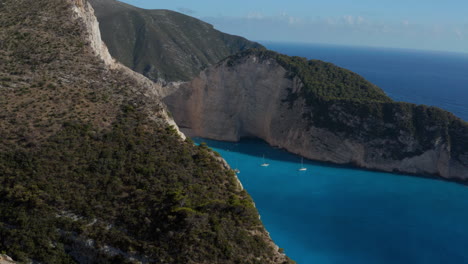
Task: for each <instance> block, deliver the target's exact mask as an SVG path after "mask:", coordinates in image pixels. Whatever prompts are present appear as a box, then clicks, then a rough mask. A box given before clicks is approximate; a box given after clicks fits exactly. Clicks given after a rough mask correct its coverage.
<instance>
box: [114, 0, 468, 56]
mask: <svg viewBox="0 0 468 264" xmlns="http://www.w3.org/2000/svg"><path fill="white" fill-rule="evenodd" d="M123 2H126V3H129V4H132V5H135V6H138V7H141V8H147V9H170V10H174V11H178V12H181V13H185V14H188V15H191V16H194V17H196V18H199V19H201V20H203V21H206V22H208V23H211V24H213V25H214V26H215V28H217V29H219V30H221V31H224V32H227V33H230V34H236V35H241V36H244V37H246V38H248V39H251V40H258V41H264V40H266V41H287V42H309V43H329V44H340V45H359V46H377V47H392V48H411V49H424V50H441V51H456V52H465V53H468V0H438V1H434V0H425V1H424V0H326V1H324V0H320V1H315V0H309V1H308V0H289V1H275V0H269V1H268V0H250V1H248V0H236V1H220V0H217V1H215V0H198V1H194V0H158V1H155V0H123Z"/></svg>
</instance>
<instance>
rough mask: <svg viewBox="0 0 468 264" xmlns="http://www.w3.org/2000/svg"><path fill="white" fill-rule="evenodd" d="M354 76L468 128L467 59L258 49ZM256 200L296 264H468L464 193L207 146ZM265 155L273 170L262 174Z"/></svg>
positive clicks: (244, 145)
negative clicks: (311, 60)
mask: <svg viewBox="0 0 468 264" xmlns="http://www.w3.org/2000/svg"><path fill="white" fill-rule="evenodd" d="M263 44H265V45H266V46H267V47H268V48H270V49H273V50H276V51H279V52H282V53H285V54H288V55H297V56H303V57H308V58H315V59H321V60H324V61H328V62H332V63H335V64H336V65H338V66H341V67H345V68H348V69H351V70H353V71H355V72H357V73H359V74H361V75H363V76H364V77H365V78H367V79H368V80H370V81H371V82H373V83H375V84H377V85H378V86H380V87H381V88H382V89H384V90H385V92H387V94H388V95H390V96H391V97H392V98H394V99H396V100H400V101H409V102H413V103H418V104H427V105H434V106H439V107H442V108H444V109H446V110H449V111H451V112H453V113H455V114H456V115H458V116H459V117H461V118H463V119H465V120H468V55H463V54H454V53H436V52H416V51H406V50H391V49H375V48H354V47H340V46H324V45H303V44H281V43H263ZM195 141H196V142H198V143H199V142H202V141H203V142H207V143H208V145H209V146H211V147H212V148H214V149H215V150H216V151H218V152H219V153H220V154H221V155H222V156H223V157H224V158H225V159H226V160H227V161H228V162H229V163H230V164H231V166H232V167H237V168H239V169H240V171H241V172H240V174H239V175H238V176H239V179H240V180H241V182H242V184H243V186H244V187H245V189H246V190H247V191H248V192H249V193H250V195H252V197H253V199H254V201H255V203H256V206H257V208H258V210H259V212H260V215H261V218H262V221H263V223H264V224H265V226H266V228H267V230H268V231H269V232H270V235H271V237H272V238H273V240H274V241H275V242H276V243H277V244H278V245H279V246H280V247H282V248H284V250H285V252H286V253H287V254H288V256H290V257H291V258H292V259H294V260H296V261H297V262H298V263H300V264H309V263H310V264H442V263H443V264H459V263H468V187H467V186H463V185H459V184H455V183H450V182H444V181H440V180H434V179H426V178H417V177H411V176H404V175H395V174H389V173H379V172H372V171H364V170H357V169H350V168H346V167H339V166H331V165H328V164H323V163H317V162H312V161H304V165H305V167H307V169H308V170H307V171H305V172H299V171H298V168H299V167H300V166H301V164H300V163H301V159H300V157H298V156H296V155H293V154H290V153H287V152H285V151H283V150H280V149H275V148H272V147H270V146H268V145H267V144H266V143H264V142H262V141H259V140H253V139H244V140H242V141H241V142H239V143H226V142H218V141H211V140H206V139H195ZM263 155H265V157H266V159H267V162H268V163H270V166H269V167H261V166H260V164H261V163H262V162H263V161H262V156H263Z"/></svg>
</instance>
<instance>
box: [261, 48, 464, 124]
mask: <svg viewBox="0 0 468 264" xmlns="http://www.w3.org/2000/svg"><path fill="white" fill-rule="evenodd" d="M262 44H263V45H265V46H266V47H267V48H269V49H271V50H274V51H278V52H280V53H283V54H287V55H290V56H301V57H306V58H309V59H319V60H323V61H327V62H331V63H333V64H335V65H337V66H340V67H343V68H346V69H349V70H352V71H354V72H356V73H358V74H360V75H362V76H364V78H366V79H367V80H369V81H370V82H372V83H374V84H376V85H377V86H379V87H380V88H382V89H383V90H384V91H385V92H386V93H387V95H389V96H390V97H391V98H393V99H394V100H397V101H404V102H411V103H416V104H425V105H432V106H438V107H441V108H443V109H445V110H448V111H450V112H452V113H454V114H455V115H456V116H458V117H460V118H462V119H464V120H465V121H468V53H447V52H431V51H414V50H404V49H385V48H370V47H347V46H336V45H321V44H291V43H274V42H264V43H263V42H262Z"/></svg>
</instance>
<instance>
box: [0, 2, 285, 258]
mask: <svg viewBox="0 0 468 264" xmlns="http://www.w3.org/2000/svg"><path fill="white" fill-rule="evenodd" d="M0 61H1V63H0V93H1V95H2V96H0V108H1V109H2V111H1V113H0V135H1V137H0V197H1V199H0V251H1V252H6V253H7V254H8V255H9V256H11V257H13V258H14V259H15V260H17V261H21V262H29V261H30V260H34V261H37V262H39V263H135V262H141V263H283V262H287V261H288V259H287V257H286V256H284V255H283V254H280V253H279V252H278V249H277V248H276V247H275V245H274V244H273V243H272V241H271V239H270V238H269V236H268V234H267V232H266V231H265V229H264V228H263V226H262V224H261V222H260V220H259V215H258V213H257V211H256V209H255V207H254V205H253V202H252V200H251V198H250V197H249V195H248V194H247V193H246V192H245V191H244V190H242V188H241V186H240V185H239V183H238V181H237V179H236V177H235V174H234V173H233V171H232V170H230V169H229V168H228V167H227V165H225V163H223V161H222V160H221V159H220V158H219V157H216V155H215V154H214V153H213V152H212V151H210V150H209V149H207V148H206V147H205V146H200V147H196V146H194V145H193V143H191V142H190V141H184V140H183V139H182V138H181V136H180V135H179V134H178V130H177V128H176V127H174V126H172V125H173V121H172V120H171V119H170V118H169V117H168V115H167V112H166V110H165V106H164V105H163V104H162V103H161V102H160V100H159V94H158V86H156V85H154V84H153V83H152V82H151V81H149V80H147V79H146V78H144V77H142V76H141V75H138V74H136V73H134V72H132V71H130V70H129V69H127V68H125V67H123V66H121V65H119V64H116V63H115V62H114V61H113V60H112V58H110V56H109V54H108V52H107V50H106V48H105V46H103V44H102V43H101V39H100V36H99V28H98V24H97V20H96V18H95V17H94V14H93V10H92V8H91V6H90V5H89V3H88V2H87V1H86V0H73V1H69V0H37V1H28V0H2V1H0ZM34 263H36V262H34Z"/></svg>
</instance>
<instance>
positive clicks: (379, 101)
mask: <svg viewBox="0 0 468 264" xmlns="http://www.w3.org/2000/svg"><path fill="white" fill-rule="evenodd" d="M164 102H165V103H166V104H167V105H168V107H169V109H170V111H171V112H172V114H173V116H174V118H175V120H176V122H177V124H178V125H179V126H180V127H181V128H182V130H183V131H185V132H186V133H188V135H190V136H200V137H206V138H211V139H217V140H227V141H238V140H239V139H240V138H241V137H258V138H261V139H263V140H265V141H267V142H268V143H269V144H271V145H273V146H277V147H281V148H284V149H286V150H288V151H290V152H293V153H296V154H300V155H302V156H304V157H307V158H309V159H313V160H318V161H326V162H332V163H337V164H351V165H354V166H357V167H361V168H367V169H375V170H381V171H388V172H402V173H411V174H418V175H428V174H429V175H437V176H441V177H444V178H448V179H455V180H467V179H468V124H467V123H466V122H464V121H462V120H460V119H459V118H457V117H455V116H454V115H452V114H450V113H448V112H446V111H444V110H441V109H438V108H435V107H427V106H418V105H414V104H409V103H401V102H394V101H392V100H391V99H390V98H389V97H388V96H386V95H385V93H384V92H383V91H382V90H381V89H379V88H378V87H376V86H375V85H373V84H371V83H369V82H367V81H366V80H365V79H363V78H362V77H360V76H359V75H357V74H354V73H352V72H350V71H348V70H345V69H342V68H339V67H336V66H334V65H332V64H330V63H325V62H321V61H316V60H311V61H307V60H306V59H304V58H299V57H288V56H285V55H281V54H278V53H275V52H271V51H267V50H250V51H246V52H242V53H240V54H237V55H234V56H231V57H229V58H227V59H225V60H223V61H222V62H220V63H219V64H217V65H216V66H214V67H211V68H209V69H207V70H205V71H203V72H202V73H201V74H200V75H199V76H198V77H197V78H195V79H194V80H193V81H191V82H190V83H186V84H184V85H182V86H181V87H180V89H179V90H177V91H175V92H174V93H173V94H171V95H169V96H167V97H166V98H165V99H164Z"/></svg>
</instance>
